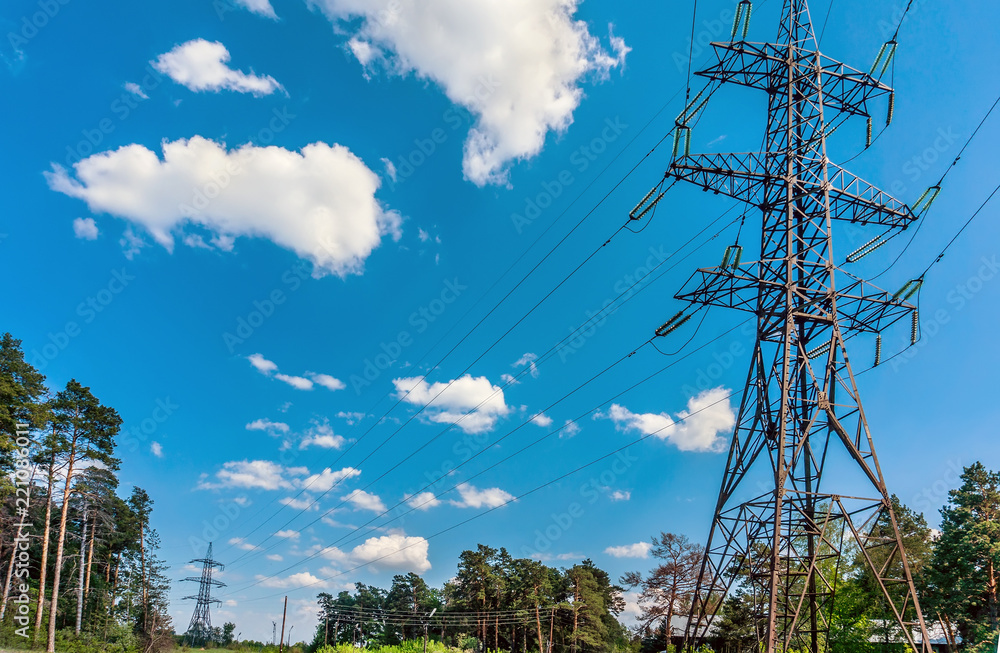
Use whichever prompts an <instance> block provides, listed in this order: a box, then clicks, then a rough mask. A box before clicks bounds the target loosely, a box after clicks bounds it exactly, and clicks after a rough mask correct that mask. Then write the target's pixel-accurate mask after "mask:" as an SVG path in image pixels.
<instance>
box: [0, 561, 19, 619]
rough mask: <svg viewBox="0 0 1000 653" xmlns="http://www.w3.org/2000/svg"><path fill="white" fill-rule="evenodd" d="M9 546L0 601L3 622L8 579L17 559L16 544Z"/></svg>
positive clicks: (8, 592)
mask: <svg viewBox="0 0 1000 653" xmlns="http://www.w3.org/2000/svg"><path fill="white" fill-rule="evenodd" d="M11 544H12V545H13V546H12V547H11V549H10V564H9V565H7V575H6V576H5V582H4V584H3V598H2V599H0V621H3V616H4V615H5V614H6V613H7V600H8V599H9V598H10V579H11V576H13V575H14V560H15V559H16V558H17V542H11Z"/></svg>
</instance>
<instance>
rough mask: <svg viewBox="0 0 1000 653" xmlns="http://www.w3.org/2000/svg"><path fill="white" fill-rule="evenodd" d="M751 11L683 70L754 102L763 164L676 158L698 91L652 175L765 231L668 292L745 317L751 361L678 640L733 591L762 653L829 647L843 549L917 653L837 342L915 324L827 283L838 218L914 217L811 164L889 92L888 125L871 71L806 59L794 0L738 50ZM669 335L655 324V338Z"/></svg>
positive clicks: (893, 306)
mask: <svg viewBox="0 0 1000 653" xmlns="http://www.w3.org/2000/svg"><path fill="white" fill-rule="evenodd" d="M749 8H750V3H749V2H748V1H747V0H744V1H743V2H741V3H740V7H739V13H738V14H737V17H736V24H734V27H733V41H732V42H728V43H713V44H712V47H713V48H714V52H715V55H716V58H717V61H716V62H715V63H714V64H713V65H711V66H710V67H709V68H707V69H705V70H702V71H700V72H698V75H700V76H702V77H707V78H708V79H709V80H711V81H710V82H709V86H708V89H706V90H707V91H708V96H706V97H711V94H712V93H714V91H715V88H717V86H718V85H719V84H722V83H733V84H737V85H741V86H746V87H750V88H754V89H758V90H763V91H765V92H767V93H768V117H767V133H766V140H765V143H766V148H765V151H764V152H759V153H745V154H690V147H691V142H690V139H691V130H690V127H689V125H690V124H691V121H692V119H693V117H694V115H696V114H697V113H698V112H699V111H700V110H701V108H702V107H703V106H704V102H701V104H698V103H699V101H700V97H701V96H702V94H699V96H697V97H696V98H695V99H694V100H692V101H691V102H690V103H689V104H688V107H686V108H685V110H684V112H683V113H682V114H681V116H679V118H678V121H677V127H676V132H675V140H674V152H673V156H672V160H671V164H670V167H669V169H668V170H667V172H666V175H665V179H670V178H671V177H672V178H673V179H675V180H684V181H688V182H691V183H693V184H696V185H698V186H701V187H702V188H703V190H705V191H708V190H711V191H713V192H714V193H715V194H723V195H727V196H729V197H733V198H736V199H738V200H741V201H743V202H745V203H746V204H747V205H749V206H748V208H751V207H752V208H755V209H756V210H759V212H760V215H761V219H762V225H761V238H760V258H759V260H757V261H753V262H744V261H742V248H741V247H739V246H738V243H737V245H734V246H732V247H730V248H728V249H727V250H726V255H725V257H724V259H723V262H722V265H721V266H719V267H715V268H706V269H701V270H698V271H697V272H696V273H695V274H694V276H693V277H692V278H691V279H690V280H689V281H688V282H687V284H686V285H685V287H684V289H682V290H681V292H680V293H678V294H677V295H676V298H677V299H680V300H684V301H687V302H690V303H692V304H695V305H699V307H706V306H724V307H727V308H736V309H740V310H744V311H748V312H750V313H752V314H754V315H755V316H756V344H755V347H754V350H753V358H752V363H751V367H750V371H749V374H748V376H747V384H746V390H745V392H744V396H743V398H742V401H741V404H740V408H739V413H738V416H737V420H736V429H735V432H734V434H733V438H732V443H731V445H730V450H729V457H728V461H727V464H726V470H725V473H724V475H723V480H722V485H721V488H720V491H719V497H718V503H717V506H716V512H715V517H714V519H713V523H712V527H711V531H710V534H709V539H708V544H707V546H706V552H705V558H704V561H703V565H702V568H701V574H700V579H699V584H698V589H697V591H696V594H695V599H694V605H693V606H692V612H691V614H692V616H691V619H690V621H689V624H688V626H687V631H686V638H687V641H688V642H689V643H694V642H695V641H697V640H700V639H702V638H703V637H704V636H705V635H706V634H707V632H708V627H709V621H710V620H711V619H712V618H713V617H714V616H715V614H716V613H717V612H718V610H719V608H720V606H721V604H722V602H723V600H724V599H725V597H726V596H727V595H728V594H729V593H730V591H731V590H733V589H734V588H735V587H737V586H738V587H741V588H742V589H744V590H745V591H747V592H748V593H750V594H751V595H752V596H754V598H755V600H754V605H755V606H757V608H756V609H757V612H758V614H757V616H758V639H759V640H760V644H762V649H763V648H766V651H767V653H773V652H774V651H785V650H789V649H793V648H794V649H806V650H809V651H812V652H813V653H819V652H820V651H822V650H826V649H829V647H830V644H831V642H830V641H829V633H830V624H831V616H832V609H833V599H834V595H835V592H836V582H837V578H838V575H839V574H838V572H839V571H840V564H841V558H842V554H848V553H850V554H852V555H855V556H856V557H855V559H856V560H857V559H861V560H863V561H864V564H865V566H866V568H867V572H866V573H868V574H869V575H870V576H871V578H872V579H873V580H874V581H875V582H876V585H877V587H878V588H879V590H878V591H879V592H881V594H882V595H883V596H884V600H885V604H886V606H887V607H888V612H889V614H891V615H892V616H891V617H890V620H892V621H893V622H894V623H896V624H898V636H899V637H900V638H902V639H905V641H906V643H907V644H908V645H909V646H910V647H912V648H913V649H914V650H920V651H922V652H923V653H930V651H931V648H930V643H929V639H928V637H927V630H926V627H925V625H924V621H923V616H922V614H921V611H920V605H919V601H918V597H917V594H916V591H915V589H914V585H913V579H912V575H911V573H910V569H909V563H908V561H907V558H906V552H905V550H904V548H903V546H902V538H901V536H900V531H899V528H898V525H897V523H896V516H895V514H894V510H893V506H892V502H891V499H890V495H889V494H888V491H887V490H886V485H885V481H884V478H883V475H882V470H881V468H880V466H879V462H878V458H877V457H876V455H875V449H874V446H873V443H872V438H871V434H870V433H869V428H868V422H867V420H866V418H865V413H864V410H863V409H862V406H861V402H860V399H859V396H858V389H857V385H856V383H855V377H854V373H853V371H852V370H851V365H850V362H849V360H848V357H847V350H846V349H845V344H844V343H845V340H846V339H847V338H848V337H850V336H852V335H855V334H860V333H881V331H882V330H883V329H885V328H886V327H888V326H889V325H891V324H893V323H894V322H896V321H897V320H900V319H902V318H904V317H906V316H908V315H909V316H913V317H914V320H913V322H914V328H916V318H915V315H916V309H915V308H914V307H913V306H911V305H909V304H907V303H906V302H905V300H906V299H907V297H908V296H907V295H901V294H900V293H897V294H896V295H890V294H888V293H886V292H884V291H882V290H880V289H878V288H875V287H874V286H872V285H870V284H869V283H867V282H865V281H863V280H861V279H859V278H856V277H854V276H851V275H849V274H848V273H847V272H844V271H843V270H841V269H840V268H839V267H838V265H837V264H836V262H835V261H834V255H833V233H832V225H833V224H834V221H847V222H851V223H854V224H855V225H872V226H877V227H881V229H882V230H884V232H885V234H883V235H884V236H885V235H892V234H893V233H894V232H895V231H896V230H899V229H905V228H906V227H907V226H908V225H909V224H911V223H912V222H913V221H914V220H915V219H916V216H915V215H914V211H913V210H912V209H911V208H910V207H908V206H906V205H905V204H904V203H902V202H900V201H898V200H896V199H894V198H892V197H890V196H889V195H887V194H886V193H884V192H882V191H881V190H879V189H878V188H876V187H875V186H873V185H871V184H869V183H867V182H865V181H863V180H861V179H859V178H858V177H856V176H854V175H853V174H851V173H850V172H848V171H847V170H845V169H843V168H841V167H839V166H837V165H836V164H834V163H832V162H831V161H830V160H829V159H828V157H827V152H826V138H827V136H828V135H829V134H831V133H832V132H833V131H834V130H835V129H837V128H838V127H840V126H841V125H843V124H844V122H845V121H847V120H848V119H849V118H851V117H852V116H862V117H869V124H868V127H869V130H870V128H871V122H870V120H871V118H870V114H869V104H870V103H871V102H872V101H873V100H875V99H876V98H880V97H885V96H888V117H887V122H889V121H891V116H892V110H893V96H892V93H893V91H892V89H891V88H889V87H888V86H886V85H885V84H883V83H882V82H880V81H879V79H878V75H877V74H876V69H877V68H880V67H882V64H881V62H876V67H875V68H873V69H872V72H871V73H864V72H861V71H858V70H855V69H853V68H850V67H848V66H846V65H844V64H842V63H840V62H837V61H834V60H832V59H830V58H829V57H826V56H824V55H822V54H821V53H820V52H819V51H818V46H817V43H816V40H815V36H814V34H813V29H812V24H811V20H810V17H809V11H808V7H807V3H806V0H784V3H783V9H782V16H781V26H780V29H779V32H778V38H777V41H776V42H775V43H751V42H748V41H746V28H747V26H748V24H749ZM741 30H742V38H743V40H737V38H738V37H737V34H738V33H740V31H741ZM880 58H881V55H880ZM882 70H883V72H884V70H885V69H884V68H882ZM705 92H706V91H703V92H702V93H705ZM869 138H870V131H869ZM652 196H653V192H651V193H650V195H647V196H646V199H645V200H644V202H648V200H649V198H650V197H652ZM661 196H662V195H661ZM641 206H642V203H640V207H641ZM640 207H637V209H638V208H640ZM634 214H635V212H633V215H634ZM838 281H844V283H842V284H839V285H838V284H837V282H838ZM677 319H678V318H675V319H674V320H673V321H672V322H673V324H674V325H676V324H677ZM670 330H672V329H671V322H668V323H667V324H665V325H664V326H663V327H661V328H660V329H659V330H657V333H658V335H662V334H664V333H665V332H669V331H670ZM755 479H756V480H757V483H756V485H754V480H755ZM760 492H763V493H762V494H759V493H760ZM914 630H916V632H917V633H918V634H917V637H914V636H913V634H912V633H913V631H914ZM918 638H919V639H920V643H919V644H918V643H917V639H918Z"/></svg>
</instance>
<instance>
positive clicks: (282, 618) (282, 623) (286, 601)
mask: <svg viewBox="0 0 1000 653" xmlns="http://www.w3.org/2000/svg"><path fill="white" fill-rule="evenodd" d="M287 614H288V597H287V596H286V597H285V607H284V608H283V609H282V610H281V638H280V639H279V640H278V653H281V651H282V647H283V646H284V645H285V616H286V615H287Z"/></svg>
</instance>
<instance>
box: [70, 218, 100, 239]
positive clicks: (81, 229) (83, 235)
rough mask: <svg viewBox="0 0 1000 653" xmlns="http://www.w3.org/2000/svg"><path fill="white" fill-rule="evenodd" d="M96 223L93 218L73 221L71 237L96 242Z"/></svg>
mask: <svg viewBox="0 0 1000 653" xmlns="http://www.w3.org/2000/svg"><path fill="white" fill-rule="evenodd" d="M97 234H98V231H97V223H96V222H94V219H93V218H76V219H75V220H73V235H74V236H76V237H77V238H80V239H82V240H97Z"/></svg>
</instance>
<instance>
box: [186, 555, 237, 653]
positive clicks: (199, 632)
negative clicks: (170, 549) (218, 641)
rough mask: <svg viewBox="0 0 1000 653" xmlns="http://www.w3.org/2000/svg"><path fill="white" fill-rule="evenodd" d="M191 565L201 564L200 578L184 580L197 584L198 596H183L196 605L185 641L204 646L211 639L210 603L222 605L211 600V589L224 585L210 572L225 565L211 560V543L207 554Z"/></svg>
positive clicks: (223, 567) (193, 577)
mask: <svg viewBox="0 0 1000 653" xmlns="http://www.w3.org/2000/svg"><path fill="white" fill-rule="evenodd" d="M190 562H191V564H194V563H197V562H200V563H201V576H200V577H197V576H191V577H188V578H185V579H183V580H185V581H193V582H197V583H198V595H197V596H185V597H184V599H185V600H187V599H195V600H196V601H197V604H195V606H194V614H192V615H191V623H189V624H188V629H187V632H186V633H184V637H185V639H187V640H188V642H189V643H191V644H204V643H205V642H208V641H209V640H211V639H212V635H213V632H212V615H211V612H210V611H209V607H210V606H211V604H212V603H222V601H220V600H218V599H213V598H212V588H213V587H225V586H226V584H225V583H223V582H222V581H218V580H215V579H213V578H212V571H213V570H214V569H215V568H216V567H218V568H219V570H220V571H221V570H223V569H225V565H223V564H222V563H221V562H216V561H215V560H212V543H211V542H209V543H208V552H207V553H206V554H205V557H204V558H197V559H195V560H191V561H190Z"/></svg>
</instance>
